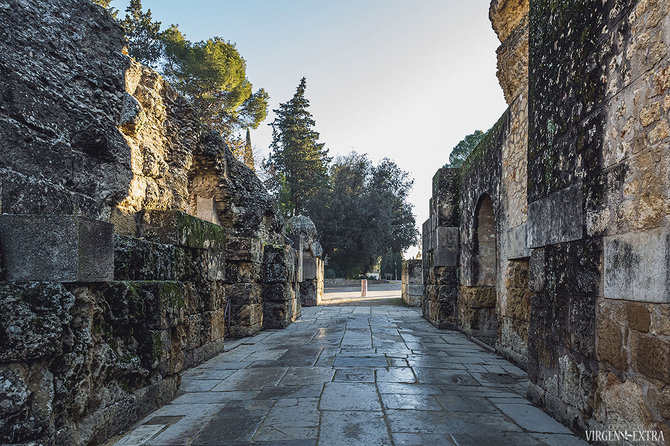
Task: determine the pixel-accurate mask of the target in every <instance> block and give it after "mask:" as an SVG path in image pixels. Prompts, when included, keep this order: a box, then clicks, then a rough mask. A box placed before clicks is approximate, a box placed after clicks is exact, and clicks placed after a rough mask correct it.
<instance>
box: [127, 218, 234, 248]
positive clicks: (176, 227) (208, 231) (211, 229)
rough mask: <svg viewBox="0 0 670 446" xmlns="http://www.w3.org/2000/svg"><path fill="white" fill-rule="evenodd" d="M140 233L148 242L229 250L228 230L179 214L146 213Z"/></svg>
mask: <svg viewBox="0 0 670 446" xmlns="http://www.w3.org/2000/svg"><path fill="white" fill-rule="evenodd" d="M140 234H141V235H142V236H143V237H145V238H146V239H148V240H151V241H154V242H158V243H166V244H170V245H177V246H185V247H188V248H199V249H218V250H222V249H225V247H226V230H225V229H224V228H223V227H222V226H219V225H217V224H214V223H210V222H208V221H205V220H201V219H199V218H197V217H193V216H192V215H188V214H185V213H183V212H179V211H155V210H152V211H145V212H144V215H143V216H142V223H141V230H140Z"/></svg>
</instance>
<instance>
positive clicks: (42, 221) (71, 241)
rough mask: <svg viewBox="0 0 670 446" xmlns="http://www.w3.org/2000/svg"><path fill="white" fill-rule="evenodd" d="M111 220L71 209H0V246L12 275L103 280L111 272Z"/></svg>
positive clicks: (28, 278)
mask: <svg viewBox="0 0 670 446" xmlns="http://www.w3.org/2000/svg"><path fill="white" fill-rule="evenodd" d="M113 231H114V226H113V225H112V224H110V223H106V222H102V221H98V220H92V219H89V218H85V217H79V216H71V215H34V214H31V215H12V214H4V215H0V248H1V249H2V256H3V260H4V268H5V274H6V278H7V279H8V280H12V281H19V282H25V281H45V282H105V281H109V280H112V279H113V278H114V247H113V244H112V234H113Z"/></svg>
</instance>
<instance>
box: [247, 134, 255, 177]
mask: <svg viewBox="0 0 670 446" xmlns="http://www.w3.org/2000/svg"><path fill="white" fill-rule="evenodd" d="M244 164H246V165H247V167H248V168H249V169H251V170H253V171H254V172H255V171H256V168H255V166H254V151H253V149H252V148H251V132H250V131H249V127H247V141H246V144H244Z"/></svg>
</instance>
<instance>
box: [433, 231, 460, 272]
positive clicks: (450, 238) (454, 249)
mask: <svg viewBox="0 0 670 446" xmlns="http://www.w3.org/2000/svg"><path fill="white" fill-rule="evenodd" d="M458 237H459V231H458V227H447V226H439V227H437V228H435V239H436V243H435V252H434V255H433V259H434V261H433V266H436V267H439V266H456V265H458V256H459V251H458Z"/></svg>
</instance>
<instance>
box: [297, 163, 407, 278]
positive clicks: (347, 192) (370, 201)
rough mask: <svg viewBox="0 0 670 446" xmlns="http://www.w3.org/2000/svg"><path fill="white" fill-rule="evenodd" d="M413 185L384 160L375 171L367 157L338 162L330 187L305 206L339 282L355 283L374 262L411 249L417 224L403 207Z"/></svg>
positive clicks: (334, 165) (333, 168)
mask: <svg viewBox="0 0 670 446" xmlns="http://www.w3.org/2000/svg"><path fill="white" fill-rule="evenodd" d="M412 183H413V180H411V179H409V178H408V174H407V172H404V171H402V170H401V169H400V168H398V166H397V165H396V164H395V163H394V162H393V161H391V160H389V159H384V160H382V161H381V162H380V163H379V164H378V165H377V166H374V165H373V164H372V163H371V162H370V160H368V158H367V156H366V155H361V154H358V153H355V152H352V153H351V154H349V155H348V156H345V157H339V158H337V160H336V161H335V163H334V164H333V166H332V167H331V169H330V181H329V183H328V184H327V185H326V186H325V187H322V188H321V189H320V190H319V192H318V193H317V194H316V195H315V196H314V197H313V199H311V200H310V201H309V203H308V206H307V207H308V211H307V212H308V215H309V216H310V218H312V220H313V221H314V223H315V224H316V227H317V228H318V229H319V233H320V234H321V244H322V245H323V248H324V253H325V254H326V255H327V256H328V260H329V265H328V268H329V269H333V270H335V274H336V275H338V276H344V277H356V276H358V275H359V274H364V273H365V272H367V270H368V269H369V268H370V267H371V266H372V265H373V264H374V263H375V262H376V261H377V259H378V258H379V256H381V255H383V254H385V253H387V252H389V251H390V252H396V253H397V252H402V251H404V250H405V249H407V248H408V247H410V246H411V245H413V244H414V243H416V240H417V236H418V231H417V229H416V221H415V218H414V215H413V214H412V206H411V205H410V204H409V203H408V202H407V195H408V193H409V190H410V189H411V187H412Z"/></svg>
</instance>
